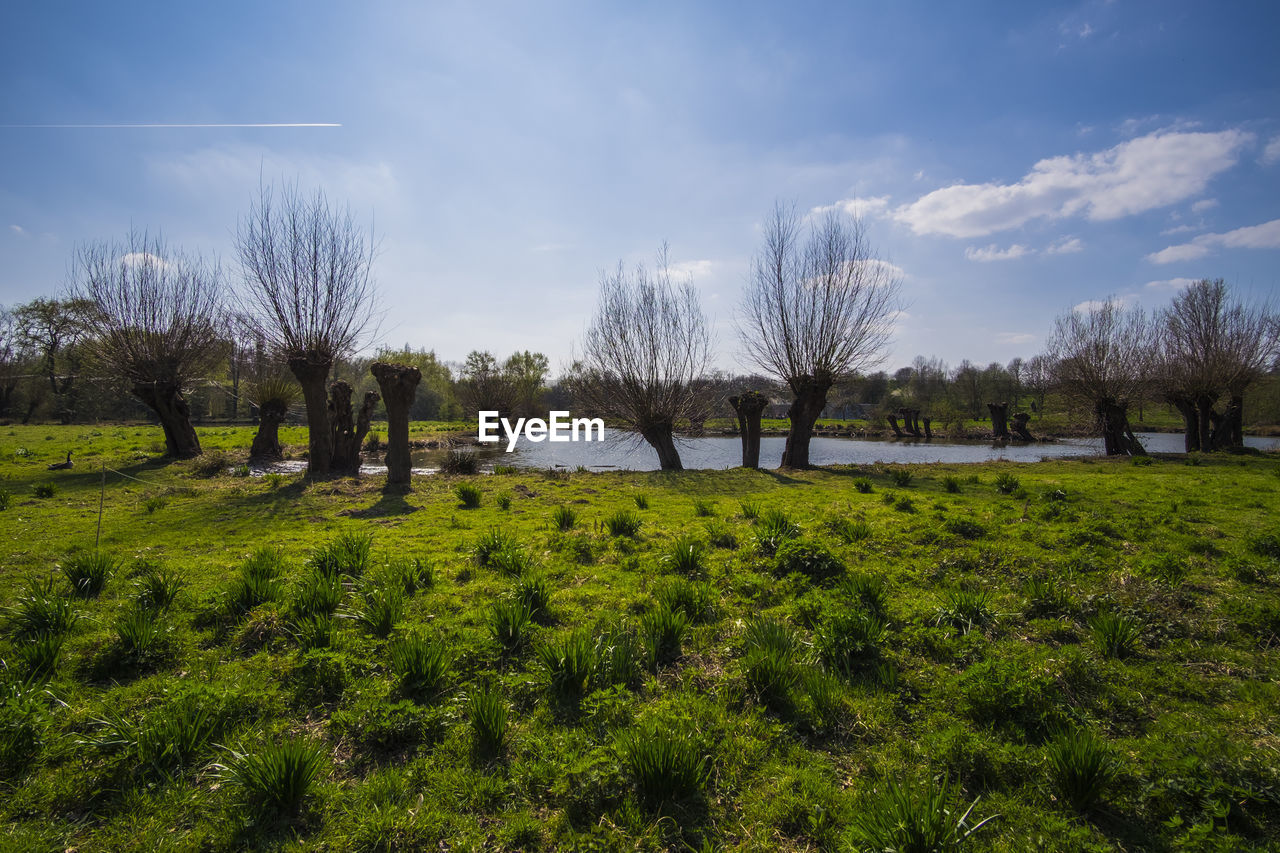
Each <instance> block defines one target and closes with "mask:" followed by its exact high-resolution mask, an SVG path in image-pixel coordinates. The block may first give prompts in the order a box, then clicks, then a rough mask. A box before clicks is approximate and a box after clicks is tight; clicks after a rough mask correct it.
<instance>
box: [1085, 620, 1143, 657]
mask: <svg viewBox="0 0 1280 853" xmlns="http://www.w3.org/2000/svg"><path fill="white" fill-rule="evenodd" d="M1089 630H1090V631H1092V632H1093V640H1094V642H1095V643H1097V644H1098V649H1099V651H1101V652H1102V653H1103V654H1104V655H1106V656H1107V657H1109V658H1124V657H1128V656H1130V655H1132V654H1133V653H1134V652H1135V651H1137V647H1138V639H1139V637H1141V636H1142V624H1141V623H1140V622H1138V620H1137V619H1135V618H1133V617H1132V616H1126V615H1124V614H1121V613H1116V612H1114V611H1112V610H1101V611H1099V612H1098V613H1097V614H1095V615H1094V617H1093V618H1092V619H1090V620H1089Z"/></svg>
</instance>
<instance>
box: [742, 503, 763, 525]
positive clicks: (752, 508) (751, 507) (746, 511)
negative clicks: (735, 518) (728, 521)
mask: <svg viewBox="0 0 1280 853" xmlns="http://www.w3.org/2000/svg"><path fill="white" fill-rule="evenodd" d="M738 506H739V507H741V509H742V517H743V518H745V519H746V520H747V521H755V520H756V519H757V518H759V517H760V504H758V503H756V502H755V501H739V502H738Z"/></svg>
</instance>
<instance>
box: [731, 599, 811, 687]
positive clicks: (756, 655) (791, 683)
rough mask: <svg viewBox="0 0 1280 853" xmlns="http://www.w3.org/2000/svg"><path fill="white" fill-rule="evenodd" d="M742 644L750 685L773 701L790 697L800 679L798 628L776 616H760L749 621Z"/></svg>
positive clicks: (744, 667)
mask: <svg viewBox="0 0 1280 853" xmlns="http://www.w3.org/2000/svg"><path fill="white" fill-rule="evenodd" d="M743 644H744V652H743V656H742V668H743V671H744V673H745V674H746V677H747V683H748V684H749V685H751V689H752V690H754V691H755V692H756V694H757V695H758V696H759V697H760V698H761V699H762V700H763V701H765V702H767V703H769V704H772V705H779V704H782V703H785V702H786V701H788V699H789V697H790V693H791V690H792V688H794V687H795V686H796V684H797V683H799V681H800V669H799V667H798V666H797V663H798V659H799V657H800V640H799V638H798V637H797V636H796V633H795V631H794V630H792V629H791V627H790V626H789V625H787V624H786V623H784V622H780V621H778V620H776V619H770V618H768V617H757V618H755V619H752V620H751V621H750V622H748V623H747V628H746V631H745V632H744V634H743Z"/></svg>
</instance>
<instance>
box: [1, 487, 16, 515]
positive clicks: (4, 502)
mask: <svg viewBox="0 0 1280 853" xmlns="http://www.w3.org/2000/svg"><path fill="white" fill-rule="evenodd" d="M11 506H13V493H12V492H9V491H4V490H0V511H3V510H6V509H8V508H9V507H11Z"/></svg>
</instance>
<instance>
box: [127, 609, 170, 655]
mask: <svg viewBox="0 0 1280 853" xmlns="http://www.w3.org/2000/svg"><path fill="white" fill-rule="evenodd" d="M163 636H164V625H163V624H162V622H161V621H160V617H159V615H158V614H157V613H156V611H154V610H152V609H151V608H149V607H130V608H129V609H128V610H126V611H125V612H124V613H122V614H121V615H120V616H119V617H118V618H117V619H116V645H117V647H118V648H119V649H120V653H121V654H122V655H123V656H124V657H125V658H127V659H130V660H135V661H137V660H142V659H143V658H145V657H147V656H148V655H149V654H151V652H153V651H155V649H156V647H157V645H158V644H159V642H160V640H161V638H162V637H163Z"/></svg>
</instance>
